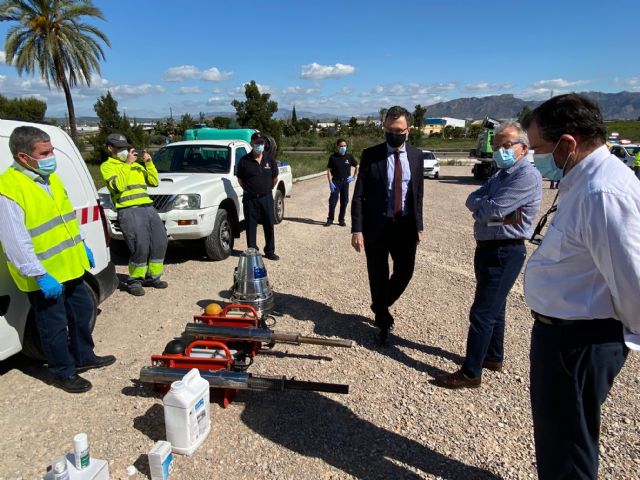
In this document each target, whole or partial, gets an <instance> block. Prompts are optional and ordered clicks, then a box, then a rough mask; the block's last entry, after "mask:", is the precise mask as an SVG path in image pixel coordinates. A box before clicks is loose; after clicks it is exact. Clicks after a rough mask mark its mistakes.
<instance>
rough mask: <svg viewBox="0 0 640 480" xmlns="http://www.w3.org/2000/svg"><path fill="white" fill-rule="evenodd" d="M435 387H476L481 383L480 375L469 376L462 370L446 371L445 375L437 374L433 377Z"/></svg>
mask: <svg viewBox="0 0 640 480" xmlns="http://www.w3.org/2000/svg"><path fill="white" fill-rule="evenodd" d="M432 383H433V384H434V385H435V386H437V387H443V388H452V389H456V388H478V387H479V386H480V383H482V377H478V378H469V377H467V376H466V375H465V374H464V373H462V370H458V371H457V372H453V373H448V374H446V375H439V376H437V377H436V378H434V379H433V382H432Z"/></svg>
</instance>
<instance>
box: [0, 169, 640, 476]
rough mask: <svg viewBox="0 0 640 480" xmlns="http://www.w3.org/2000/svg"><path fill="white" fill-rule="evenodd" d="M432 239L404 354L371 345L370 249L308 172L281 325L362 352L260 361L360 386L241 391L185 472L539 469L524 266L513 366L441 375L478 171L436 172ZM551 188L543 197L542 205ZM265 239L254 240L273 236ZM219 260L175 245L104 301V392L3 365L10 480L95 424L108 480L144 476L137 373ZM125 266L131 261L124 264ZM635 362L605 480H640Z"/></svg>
mask: <svg viewBox="0 0 640 480" xmlns="http://www.w3.org/2000/svg"><path fill="white" fill-rule="evenodd" d="M425 182H426V185H425V207H424V213H425V224H426V226H425V230H426V238H425V241H424V242H423V243H422V244H421V245H420V246H419V248H418V253H417V260H416V271H415V274H414V277H413V280H412V282H411V284H410V285H409V287H408V289H407V291H406V292H405V293H404V295H403V296H402V298H401V299H400V300H399V301H398V302H397V304H396V305H395V306H394V307H393V310H392V313H393V314H394V316H395V318H396V328H395V330H394V332H393V333H394V335H393V338H392V344H391V346H388V347H386V348H382V349H380V348H377V347H375V345H374V343H373V339H372V335H373V332H374V328H373V326H372V324H371V323H372V316H371V312H370V310H369V303H370V298H369V290H368V283H367V275H366V267H365V259H364V255H363V254H357V253H356V252H355V251H354V250H353V249H352V248H351V246H350V243H349V242H350V235H349V229H348V228H341V227H339V226H332V227H330V228H324V227H323V226H322V223H323V222H324V219H325V217H326V208H327V197H328V191H327V187H326V180H325V179H324V178H322V177H320V178H315V179H311V180H307V181H304V182H299V183H297V184H296V185H295V187H294V191H293V197H291V198H290V199H288V200H287V205H286V219H285V221H284V222H283V223H282V224H280V225H278V226H277V227H276V246H277V253H278V254H279V255H280V256H281V260H280V261H279V262H269V261H266V267H267V269H268V274H269V279H270V281H271V283H272V285H273V289H274V291H275V292H276V309H277V311H278V312H279V313H280V314H281V316H279V317H278V324H277V326H276V330H281V331H297V332H302V333H304V334H307V335H322V336H328V337H339V338H347V339H352V340H353V341H354V343H355V346H354V348H352V349H340V348H328V347H320V346H313V345H305V346H299V347H296V346H279V347H277V348H276V351H277V352H279V355H261V356H258V357H257V358H256V361H255V364H254V365H253V366H252V367H251V369H250V371H251V372H252V373H254V374H263V375H286V376H287V377H292V376H295V377H296V378H297V379H300V380H314V381H323V382H335V383H348V384H349V385H350V388H351V393H350V394H349V395H337V394H321V393H314V392H284V393H272V392H255V391H253V392H252V391H242V392H240V393H239V394H238V396H237V398H236V401H234V403H232V404H231V406H230V407H229V408H227V409H223V408H221V407H220V406H219V405H218V404H215V403H214V404H212V410H211V412H212V421H213V424H212V430H211V433H210V434H209V437H208V438H207V439H206V441H205V443H204V444H203V445H202V446H201V447H200V448H199V449H198V450H197V451H196V452H195V453H194V454H193V455H192V456H190V457H186V456H179V455H178V456H177V457H176V460H175V470H174V475H173V477H172V478H175V479H199V478H210V477H212V476H214V477H215V478H225V479H229V480H232V479H247V478H278V479H302V478H305V479H306V478H311V479H316V478H317V479H343V478H385V479H396V478H444V479H498V478H504V479H528V478H535V465H534V452H533V437H532V426H531V413H530V406H529V396H528V385H529V381H528V375H529V372H528V351H529V338H530V327H531V323H532V320H531V317H530V315H529V311H528V309H527V306H526V304H525V302H524V296H523V290H522V276H521V277H520V278H519V279H518V281H517V282H516V285H515V287H514V288H513V290H512V292H511V295H510V298H509V301H508V306H507V318H508V325H507V331H506V339H505V341H506V356H507V358H506V360H505V362H506V363H505V370H504V371H503V372H502V373H494V372H486V373H485V374H484V376H483V384H482V387H481V388H480V389H478V390H464V391H449V390H443V389H439V388H436V387H434V386H433V385H431V384H430V383H429V382H428V381H429V379H431V378H432V377H433V376H434V375H437V374H440V373H443V372H450V371H453V370H454V369H456V368H457V366H458V364H459V363H460V362H461V360H462V355H464V348H465V340H466V331H467V315H468V310H469V306H470V305H471V302H472V300H473V292H474V287H475V281H474V277H473V268H472V259H473V250H474V241H473V236H472V220H471V216H470V215H469V213H468V211H467V210H466V209H465V207H464V200H465V199H466V196H467V195H468V193H469V192H471V191H472V190H474V189H475V188H477V186H478V185H479V183H478V182H476V181H474V180H473V179H472V177H471V174H470V167H443V168H442V173H441V178H440V180H439V181H434V180H425ZM554 193H555V192H554V191H549V190H547V189H545V192H544V204H543V209H544V208H546V206H548V205H549V204H550V202H551V199H552V196H553V194H554ZM261 241H262V240H261V234H259V244H261ZM244 246H245V240H244V235H243V237H241V238H240V239H239V241H238V242H237V244H236V252H235V255H234V256H233V257H231V258H229V259H227V260H226V261H223V262H215V263H214V262H208V261H204V260H203V259H202V258H200V257H199V256H198V253H197V252H196V250H195V249H194V248H192V247H189V246H177V245H176V246H172V247H171V248H170V251H169V253H168V256H167V266H166V275H165V279H166V280H167V281H168V282H169V289H167V290H164V291H153V290H147V295H146V296H144V297H142V298H136V297H132V296H129V295H128V294H126V293H124V292H116V293H115V294H114V295H113V296H112V297H111V298H109V299H108V300H107V301H106V302H105V303H104V304H102V305H101V310H102V313H101V314H100V316H99V317H98V323H97V325H96V329H95V332H94V338H95V340H96V351H97V352H98V353H99V354H107V353H112V354H115V355H116V356H117V358H118V361H117V362H116V365H115V366H112V367H110V368H107V369H104V370H94V371H91V372H88V373H86V374H85V375H86V378H88V379H90V380H91V382H92V383H93V386H94V387H93V390H91V391H90V392H89V393H86V394H83V395H71V394H67V393H65V392H63V391H61V390H59V389H56V388H53V387H51V386H49V385H48V384H47V383H45V381H44V380H46V378H47V376H46V373H45V372H43V370H42V368H41V367H40V366H39V365H37V364H36V363H33V362H30V361H28V360H26V359H24V358H22V357H20V356H16V357H13V358H12V359H9V360H7V361H5V362H2V364H0V373H1V374H2V384H1V385H0V404H1V405H2V407H1V408H0V420H1V422H2V427H1V429H2V430H1V432H2V435H1V436H0V450H1V451H2V452H4V453H3V458H2V461H0V478H2V479H9V478H11V479H14V478H25V479H33V478H40V477H41V476H42V474H43V473H44V471H45V468H46V466H47V465H48V464H49V463H50V461H51V459H52V458H53V457H54V456H55V455H57V454H60V453H62V452H66V451H70V450H71V449H72V437H73V435H74V434H75V433H77V432H81V431H84V432H87V433H88V434H89V441H90V447H91V452H92V455H93V456H95V457H97V458H104V459H107V460H108V461H109V470H110V472H111V478H114V479H119V478H127V475H126V468H127V466H129V465H132V464H133V465H135V466H136V467H137V468H138V470H139V472H140V473H138V478H147V475H148V467H147V460H146V453H147V452H148V451H149V449H150V448H151V447H152V445H153V444H154V442H155V441H157V440H161V439H164V423H163V411H162V398H161V396H159V395H157V394H155V393H154V392H153V391H152V390H150V389H149V388H147V387H146V386H143V385H140V384H139V383H138V382H137V380H136V379H137V378H138V375H139V371H140V368H141V367H142V366H145V365H148V364H149V357H150V355H152V354H156V353H161V352H162V350H163V347H164V345H165V344H166V343H167V342H168V341H169V340H170V339H171V338H172V337H174V336H177V335H179V334H180V333H181V332H182V330H183V328H184V325H185V324H186V323H187V322H189V321H190V317H191V315H193V314H196V313H199V312H200V311H201V307H202V306H204V305H205V304H207V303H209V302H210V301H223V302H224V301H225V299H226V298H227V297H228V294H229V292H228V289H229V287H230V285H231V282H232V275H233V269H234V267H235V266H236V265H237V260H238V258H237V256H238V253H239V252H240V249H243V248H244ZM116 260H117V262H118V264H119V265H118V267H117V268H118V272H119V273H121V274H122V273H125V271H126V266H125V264H124V261H123V259H121V258H116ZM638 366H639V361H638V356H637V355H630V357H629V360H628V361H627V364H626V366H625V368H624V369H623V371H622V373H621V374H620V375H619V377H618V379H617V381H616V383H615V386H614V388H613V391H612V393H611V395H610V398H609V399H608V400H607V402H606V404H605V406H604V418H603V427H602V438H601V468H600V473H601V475H600V477H601V478H604V479H616V480H617V479H637V478H640V475H639V474H638V472H639V471H640V436H639V434H638V427H639V425H640V414H639V412H638V405H639V404H640V381H639V380H638V377H637V374H634V373H633V372H637V371H638Z"/></svg>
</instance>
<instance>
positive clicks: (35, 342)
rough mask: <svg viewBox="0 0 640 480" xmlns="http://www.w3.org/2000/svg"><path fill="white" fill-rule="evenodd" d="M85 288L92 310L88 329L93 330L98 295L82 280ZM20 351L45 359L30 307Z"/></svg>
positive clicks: (34, 357)
mask: <svg viewBox="0 0 640 480" xmlns="http://www.w3.org/2000/svg"><path fill="white" fill-rule="evenodd" d="M82 283H83V285H84V287H85V289H86V290H87V292H88V293H89V298H90V299H91V303H92V305H93V309H92V310H93V311H92V314H91V318H90V319H89V330H90V331H91V332H93V327H95V325H96V318H97V316H98V296H97V295H96V292H95V291H94V290H93V288H91V286H90V285H89V284H88V283H87V282H86V281H83V282H82ZM22 353H24V354H25V355H26V356H27V357H29V358H33V359H34V360H40V361H45V360H46V359H45V358H44V352H43V351H42V344H41V343H40V334H39V333H38V327H37V326H36V318H35V314H34V313H33V310H32V309H29V314H28V316H27V323H26V324H25V326H24V337H23V338H22Z"/></svg>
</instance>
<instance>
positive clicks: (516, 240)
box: [433, 122, 542, 388]
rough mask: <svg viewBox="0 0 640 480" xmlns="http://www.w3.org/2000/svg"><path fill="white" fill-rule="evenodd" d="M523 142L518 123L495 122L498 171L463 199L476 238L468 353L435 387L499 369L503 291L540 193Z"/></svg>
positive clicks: (474, 382) (458, 384) (474, 383)
mask: <svg viewBox="0 0 640 480" xmlns="http://www.w3.org/2000/svg"><path fill="white" fill-rule="evenodd" d="M528 146H529V140H528V138H527V134H526V133H525V132H524V131H523V130H522V127H521V126H520V125H519V124H518V123H516V122H506V123H503V124H501V125H500V126H498V128H497V129H496V132H495V136H494V139H493V149H494V154H493V159H494V161H495V162H496V165H497V166H498V172H497V173H496V174H495V175H493V176H492V177H491V178H490V179H489V180H488V181H487V182H486V183H485V184H484V185H483V186H482V187H481V188H479V189H478V190H476V191H475V192H473V193H472V194H471V195H469V198H467V203H466V205H467V208H468V209H469V210H471V212H473V218H474V220H475V224H474V227H473V233H474V236H475V239H476V243H477V246H476V252H475V256H474V270H475V275H476V282H477V284H476V293H475V299H474V302H473V305H472V306H471V311H470V312H469V322H470V325H469V333H468V335H467V354H466V357H465V360H464V363H463V365H462V368H461V369H460V370H458V371H456V372H454V373H451V374H447V375H441V376H439V377H436V378H435V380H434V382H433V383H434V384H435V385H437V386H439V387H445V388H475V387H479V386H480V383H481V381H482V369H483V368H486V369H489V370H493V371H497V372H499V371H501V370H502V361H503V356H504V346H503V343H504V326H505V322H504V316H505V306H506V303H507V296H508V295H509V291H510V290H511V287H513V284H514V283H515V281H516V278H518V274H519V273H520V270H521V269H522V265H523V264H524V259H525V257H526V254H527V250H526V248H525V245H524V241H525V239H529V238H531V234H532V233H533V231H532V224H533V221H534V219H535V218H536V214H537V213H538V209H539V208H540V200H541V198H542V177H541V175H540V173H539V172H538V170H537V169H536V168H535V167H534V166H533V165H531V164H530V163H529V161H528V160H527V159H526V154H527V149H528Z"/></svg>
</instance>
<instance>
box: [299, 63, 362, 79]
mask: <svg viewBox="0 0 640 480" xmlns="http://www.w3.org/2000/svg"><path fill="white" fill-rule="evenodd" d="M355 71H356V67H354V66H352V65H345V64H342V63H336V64H335V65H320V64H319V63H316V62H313V63H310V64H309V65H303V66H302V72H301V73H300V78H303V79H314V80H322V79H324V78H340V77H344V76H345V75H350V74H352V73H353V72H355Z"/></svg>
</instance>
